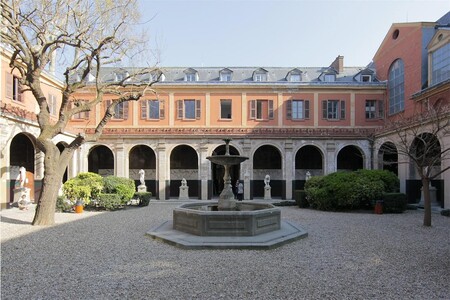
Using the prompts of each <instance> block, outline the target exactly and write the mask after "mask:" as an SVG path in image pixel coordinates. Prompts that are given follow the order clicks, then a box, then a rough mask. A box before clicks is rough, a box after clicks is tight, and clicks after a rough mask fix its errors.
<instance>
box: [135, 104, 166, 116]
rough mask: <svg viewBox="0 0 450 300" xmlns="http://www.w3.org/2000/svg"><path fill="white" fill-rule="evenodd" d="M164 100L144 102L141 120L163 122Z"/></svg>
mask: <svg viewBox="0 0 450 300" xmlns="http://www.w3.org/2000/svg"><path fill="white" fill-rule="evenodd" d="M164 104H165V102H164V100H142V101H141V119H144V120H145V119H148V120H162V119H164V115H165V111H164Z"/></svg>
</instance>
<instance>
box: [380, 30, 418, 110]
mask: <svg viewBox="0 0 450 300" xmlns="http://www.w3.org/2000/svg"><path fill="white" fill-rule="evenodd" d="M422 27H423V24H422V23H412V24H394V25H393V26H392V27H391V29H390V30H389V32H388V34H387V35H386V37H385V40H384V41H383V44H382V45H381V46H380V49H379V50H378V52H377V54H376V55H375V57H374V59H373V61H374V63H375V66H376V68H377V77H378V79H380V80H383V81H384V80H388V76H389V69H390V67H391V65H392V64H393V63H394V62H395V61H396V60H397V59H402V61H403V65H404V74H405V77H404V78H405V84H404V86H405V114H406V115H411V114H413V113H414V109H415V102H414V101H412V100H410V98H411V96H412V95H413V94H415V93H417V92H419V91H420V90H421V88H422ZM396 30H398V32H399V34H398V37H397V38H396V39H394V37H393V34H394V32H395V31H396ZM386 99H387V101H389V91H387V98H386ZM387 107H389V106H387Z"/></svg>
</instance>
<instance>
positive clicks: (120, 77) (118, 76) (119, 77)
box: [115, 72, 131, 82]
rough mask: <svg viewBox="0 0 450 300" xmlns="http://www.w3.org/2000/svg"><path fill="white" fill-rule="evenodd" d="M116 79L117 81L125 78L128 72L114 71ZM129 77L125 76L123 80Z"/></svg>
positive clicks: (128, 79)
mask: <svg viewBox="0 0 450 300" xmlns="http://www.w3.org/2000/svg"><path fill="white" fill-rule="evenodd" d="M115 75H116V81H117V82H121V81H123V80H124V79H125V78H127V77H128V76H130V74H129V73H128V72H122V73H116V74H115ZM130 80H131V79H130V78H127V79H126V80H125V81H130Z"/></svg>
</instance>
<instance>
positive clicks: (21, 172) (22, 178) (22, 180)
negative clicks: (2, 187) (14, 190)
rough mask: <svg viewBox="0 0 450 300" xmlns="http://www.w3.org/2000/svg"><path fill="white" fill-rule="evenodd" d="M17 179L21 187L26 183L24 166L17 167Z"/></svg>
mask: <svg viewBox="0 0 450 300" xmlns="http://www.w3.org/2000/svg"><path fill="white" fill-rule="evenodd" d="M18 180H19V182H20V187H21V188H23V187H25V185H26V184H27V183H28V179H27V169H25V167H20V168H19V176H18Z"/></svg>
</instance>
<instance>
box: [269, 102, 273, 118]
mask: <svg viewBox="0 0 450 300" xmlns="http://www.w3.org/2000/svg"><path fill="white" fill-rule="evenodd" d="M268 109H269V119H271V120H272V119H273V100H269V107H268Z"/></svg>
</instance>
